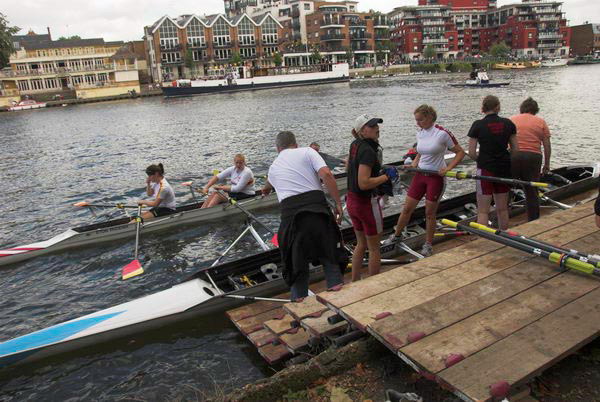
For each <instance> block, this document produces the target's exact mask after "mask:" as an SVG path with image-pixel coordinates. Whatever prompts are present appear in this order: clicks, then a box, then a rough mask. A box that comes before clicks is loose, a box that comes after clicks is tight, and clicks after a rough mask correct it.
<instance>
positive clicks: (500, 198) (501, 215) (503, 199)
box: [494, 193, 509, 230]
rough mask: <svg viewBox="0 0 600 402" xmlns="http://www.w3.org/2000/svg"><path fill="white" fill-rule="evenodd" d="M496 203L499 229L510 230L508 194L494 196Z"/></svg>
mask: <svg viewBox="0 0 600 402" xmlns="http://www.w3.org/2000/svg"><path fill="white" fill-rule="evenodd" d="M494 202H495V203H496V216H497V217H498V229H500V230H506V229H508V219H509V218H508V193H500V194H494Z"/></svg>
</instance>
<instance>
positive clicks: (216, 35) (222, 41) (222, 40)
mask: <svg viewBox="0 0 600 402" xmlns="http://www.w3.org/2000/svg"><path fill="white" fill-rule="evenodd" d="M213 42H214V44H215V45H216V46H225V45H229V44H231V37H230V36H229V24H227V22H225V21H224V20H223V18H219V20H218V21H217V22H216V23H215V25H214V26H213Z"/></svg>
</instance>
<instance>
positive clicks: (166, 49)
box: [160, 43, 181, 52]
mask: <svg viewBox="0 0 600 402" xmlns="http://www.w3.org/2000/svg"><path fill="white" fill-rule="evenodd" d="M179 50H181V45H180V44H179V43H178V44H176V45H160V51H161V52H177V51H179Z"/></svg>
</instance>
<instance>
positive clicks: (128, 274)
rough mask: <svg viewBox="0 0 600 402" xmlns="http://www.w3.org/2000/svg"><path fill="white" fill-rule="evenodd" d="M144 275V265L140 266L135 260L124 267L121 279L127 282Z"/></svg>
mask: <svg viewBox="0 0 600 402" xmlns="http://www.w3.org/2000/svg"><path fill="white" fill-rule="evenodd" d="M143 273H144V268H142V264H140V262H139V261H138V260H133V261H131V262H130V263H129V264H127V265H125V266H124V267H123V270H122V271H121V277H122V278H123V280H124V281H125V280H127V279H129V278H133V277H134V276H138V275H141V274H143Z"/></svg>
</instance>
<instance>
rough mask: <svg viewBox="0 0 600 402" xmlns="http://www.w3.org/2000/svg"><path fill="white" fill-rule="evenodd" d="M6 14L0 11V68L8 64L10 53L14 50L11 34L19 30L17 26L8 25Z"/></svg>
mask: <svg viewBox="0 0 600 402" xmlns="http://www.w3.org/2000/svg"><path fill="white" fill-rule="evenodd" d="M8 24H9V22H8V20H7V19H6V16H5V15H4V14H2V13H0V68H4V67H6V66H7V65H8V62H9V59H10V55H11V54H12V53H14V52H15V47H14V45H13V41H12V36H13V35H14V34H16V33H17V32H19V31H20V30H21V28H19V27H9V26H8Z"/></svg>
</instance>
